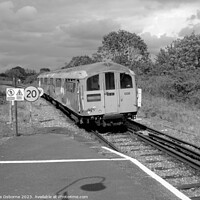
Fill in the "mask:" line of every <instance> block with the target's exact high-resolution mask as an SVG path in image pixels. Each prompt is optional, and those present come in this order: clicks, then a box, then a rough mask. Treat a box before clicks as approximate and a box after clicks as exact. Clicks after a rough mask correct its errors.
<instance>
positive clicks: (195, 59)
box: [156, 33, 200, 69]
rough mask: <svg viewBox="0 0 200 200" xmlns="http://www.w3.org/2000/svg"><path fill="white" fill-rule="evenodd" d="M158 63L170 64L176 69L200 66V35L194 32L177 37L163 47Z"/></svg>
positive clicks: (158, 56)
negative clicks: (180, 37)
mask: <svg viewBox="0 0 200 200" xmlns="http://www.w3.org/2000/svg"><path fill="white" fill-rule="evenodd" d="M156 63H157V64H160V65H164V64H169V65H171V66H172V68H174V69H192V68H199V67H200V35H195V34H194V33H192V34H191V35H189V36H185V37H184V38H183V39H177V40H175V41H173V42H172V43H171V44H170V45H168V46H167V47H166V48H165V49H161V50H160V52H159V54H158V55H157V59H156Z"/></svg>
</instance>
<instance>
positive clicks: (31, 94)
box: [24, 86, 40, 102]
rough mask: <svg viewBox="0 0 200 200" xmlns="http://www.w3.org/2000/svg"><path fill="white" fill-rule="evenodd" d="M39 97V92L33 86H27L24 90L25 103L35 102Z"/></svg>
mask: <svg viewBox="0 0 200 200" xmlns="http://www.w3.org/2000/svg"><path fill="white" fill-rule="evenodd" d="M39 96H40V92H39V90H38V89H37V88H36V87H34V86H29V87H27V88H26V89H25V90H24V98H25V99H26V100H27V101H30V102H33V101H36V100H37V99H38V98H39Z"/></svg>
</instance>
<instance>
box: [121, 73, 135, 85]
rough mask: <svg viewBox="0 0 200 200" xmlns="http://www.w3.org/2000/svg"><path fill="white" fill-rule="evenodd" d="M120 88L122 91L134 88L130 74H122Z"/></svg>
mask: <svg viewBox="0 0 200 200" xmlns="http://www.w3.org/2000/svg"><path fill="white" fill-rule="evenodd" d="M120 86H121V89H126V88H132V87H133V84H132V78H131V76H130V75H128V74H124V73H121V74H120Z"/></svg>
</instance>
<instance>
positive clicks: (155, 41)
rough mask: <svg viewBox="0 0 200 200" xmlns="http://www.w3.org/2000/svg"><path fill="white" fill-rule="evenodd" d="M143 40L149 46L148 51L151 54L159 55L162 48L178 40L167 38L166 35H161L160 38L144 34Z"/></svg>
mask: <svg viewBox="0 0 200 200" xmlns="http://www.w3.org/2000/svg"><path fill="white" fill-rule="evenodd" d="M141 38H142V39H143V40H144V42H145V43H146V44H147V46H148V50H149V52H150V53H151V54H153V55H157V54H158V52H159V51H160V49H161V48H164V47H166V46H167V45H169V44H171V43H172V42H173V41H174V40H175V39H176V38H175V37H171V36H167V35H166V34H164V35H161V36H160V37H158V36H156V35H151V33H148V32H146V33H143V34H142V35H141Z"/></svg>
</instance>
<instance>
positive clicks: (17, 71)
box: [5, 66, 26, 81]
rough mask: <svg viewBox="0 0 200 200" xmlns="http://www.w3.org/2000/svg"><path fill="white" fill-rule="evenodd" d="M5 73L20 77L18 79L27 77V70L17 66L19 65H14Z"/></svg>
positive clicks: (11, 76)
mask: <svg viewBox="0 0 200 200" xmlns="http://www.w3.org/2000/svg"><path fill="white" fill-rule="evenodd" d="M5 74H6V75H7V76H8V77H9V78H18V79H21V80H22V81H23V80H24V79H25V77H26V72H25V69H24V68H22V67H20V66H17V67H14V68H12V69H10V70H7V71H6V72H5Z"/></svg>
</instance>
